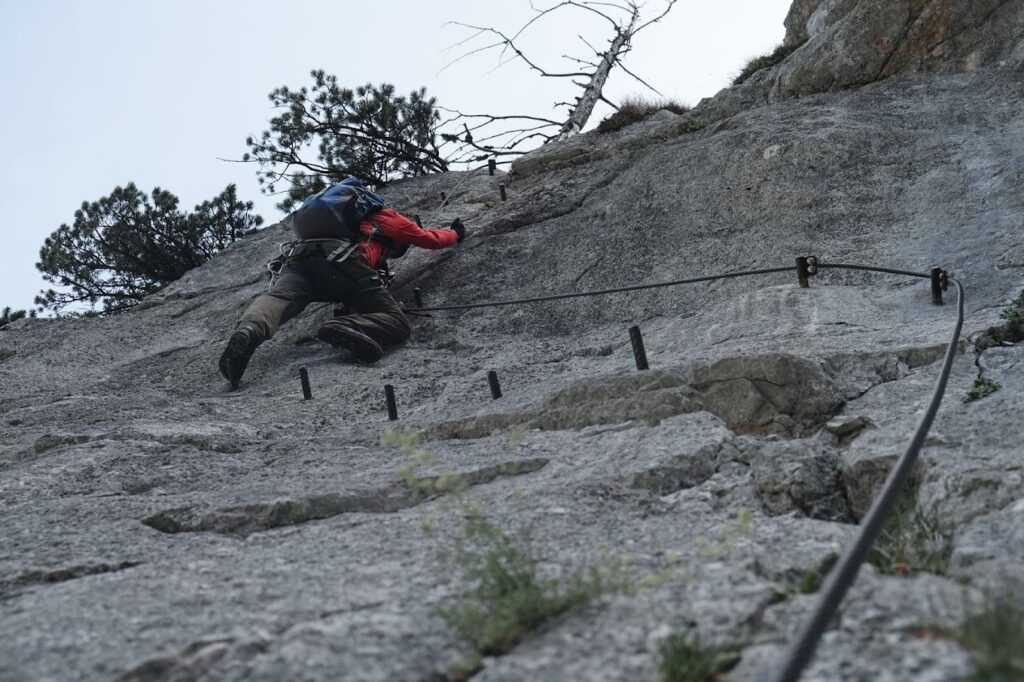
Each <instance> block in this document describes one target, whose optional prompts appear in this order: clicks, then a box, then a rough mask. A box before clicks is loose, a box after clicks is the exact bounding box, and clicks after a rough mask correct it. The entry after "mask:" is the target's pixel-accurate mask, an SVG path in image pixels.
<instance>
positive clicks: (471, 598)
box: [440, 510, 613, 656]
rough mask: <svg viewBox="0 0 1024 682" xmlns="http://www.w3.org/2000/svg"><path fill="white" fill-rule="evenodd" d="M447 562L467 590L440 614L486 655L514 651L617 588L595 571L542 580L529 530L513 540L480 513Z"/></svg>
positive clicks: (474, 513) (472, 517) (473, 515)
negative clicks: (553, 622)
mask: <svg viewBox="0 0 1024 682" xmlns="http://www.w3.org/2000/svg"><path fill="white" fill-rule="evenodd" d="M444 558H445V559H446V563H449V564H450V565H451V566H453V567H454V568H455V569H456V570H457V571H458V572H459V574H461V578H462V579H463V581H464V582H465V583H466V584H467V588H466V589H465V590H464V591H463V593H462V594H461V595H460V596H459V597H458V599H457V601H456V603H455V604H454V605H452V606H449V607H446V608H442V609H441V610H440V614H441V617H442V618H443V620H444V621H445V623H446V624H447V625H448V626H449V627H450V628H451V629H452V630H454V631H455V633H456V634H457V635H459V637H461V638H462V639H463V640H464V641H465V642H467V643H468V644H469V645H470V646H472V647H473V650H474V651H475V652H477V653H478V654H480V655H483V656H497V655H500V654H503V653H506V652H508V651H510V650H511V649H512V648H513V647H515V646H516V645H517V644H518V643H519V642H520V641H522V640H523V639H524V638H525V637H526V636H527V635H528V634H529V633H531V632H533V631H535V630H536V629H538V628H539V627H540V626H542V625H543V624H545V623H547V622H549V621H551V620H553V619H554V618H557V617H558V616H561V615H562V614H564V613H567V612H569V611H571V610H573V609H578V608H581V607H583V606H585V605H587V604H588V603H590V601H591V600H593V599H594V598H595V597H597V596H598V595H600V594H602V593H603V592H606V591H608V590H610V589H613V585H612V583H611V582H610V581H609V580H608V579H607V576H606V574H605V572H604V571H602V570H600V569H597V568H594V569H591V570H589V571H583V572H577V573H573V574H571V575H570V576H568V577H565V578H561V579H556V578H544V577H542V576H541V575H540V571H539V563H540V562H539V559H538V558H537V556H536V555H535V554H534V552H533V550H532V549H531V547H530V538H529V533H528V531H526V530H522V531H520V532H519V533H518V534H516V535H514V536H513V535H509V534H508V533H506V532H505V531H504V530H502V529H501V528H499V527H498V526H496V525H495V524H493V523H491V522H490V521H489V520H488V519H487V518H485V517H484V516H483V514H482V513H480V512H479V511H477V510H470V512H469V517H468V519H467V521H466V523H465V524H464V525H463V528H462V534H461V536H460V537H459V538H458V539H457V540H456V542H455V546H454V549H452V550H450V551H448V552H446V553H445V556H444Z"/></svg>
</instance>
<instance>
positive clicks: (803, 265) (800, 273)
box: [796, 256, 811, 289]
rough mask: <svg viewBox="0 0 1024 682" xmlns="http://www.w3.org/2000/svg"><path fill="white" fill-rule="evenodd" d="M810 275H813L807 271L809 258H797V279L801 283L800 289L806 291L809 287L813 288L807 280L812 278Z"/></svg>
mask: <svg viewBox="0 0 1024 682" xmlns="http://www.w3.org/2000/svg"><path fill="white" fill-rule="evenodd" d="M810 274H811V273H810V272H809V271H808V270H807V258H806V257H804V256H800V257H799V258H797V259H796V278H797V281H799V282H800V287H801V288H802V289H806V288H808V287H809V286H811V285H810V283H809V282H808V281H807V278H808V277H809V276H810Z"/></svg>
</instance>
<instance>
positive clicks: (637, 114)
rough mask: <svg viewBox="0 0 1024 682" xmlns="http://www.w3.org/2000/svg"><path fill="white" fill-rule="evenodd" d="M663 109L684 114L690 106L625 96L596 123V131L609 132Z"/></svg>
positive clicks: (669, 101)
mask: <svg viewBox="0 0 1024 682" xmlns="http://www.w3.org/2000/svg"><path fill="white" fill-rule="evenodd" d="M665 109H667V110H669V111H671V112H672V113H673V114H685V113H686V112H688V111H689V110H690V107H688V106H686V105H685V104H680V103H679V102H676V101H674V100H659V101H652V100H645V99H643V98H640V97H631V98H627V99H625V100H623V101H622V104H621V105H620V106H619V108H618V110H617V111H616V112H615V113H614V114H612V115H611V116H609V117H608V118H606V119H604V120H603V121H601V122H600V123H599V124H598V126H597V132H599V133H609V132H611V131H613V130H620V129H622V128H625V127H626V126H628V125H629V124H631V123H637V122H639V121H642V120H644V119H645V118H647V117H648V116H650V115H651V114H653V113H655V112H658V111H662V110H665Z"/></svg>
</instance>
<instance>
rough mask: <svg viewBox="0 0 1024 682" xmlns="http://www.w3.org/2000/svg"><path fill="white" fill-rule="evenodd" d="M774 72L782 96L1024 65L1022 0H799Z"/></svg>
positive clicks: (776, 93) (775, 88)
mask: <svg viewBox="0 0 1024 682" xmlns="http://www.w3.org/2000/svg"><path fill="white" fill-rule="evenodd" d="M786 28H787V31H786V39H785V41H784V42H785V44H787V45H796V44H800V43H801V42H804V43H805V44H803V46H802V47H801V48H800V49H799V50H798V51H797V52H796V53H795V54H793V55H792V56H791V57H790V58H789V59H787V60H786V62H785V63H784V64H783V65H781V66H780V67H779V69H778V70H777V72H776V73H775V74H774V75H773V81H774V82H773V85H772V91H773V94H774V96H776V97H793V96H796V97H801V96H806V95H809V94H813V93H816V92H825V91H830V90H839V89H843V88H848V87H851V86H857V85H865V84H867V83H871V82H874V81H877V80H880V79H883V78H888V77H890V76H893V75H895V74H900V73H908V72H916V71H973V70H974V69H978V68H986V67H999V68H1008V69H1018V70H1019V69H1021V68H1022V67H1024V47H1022V39H1024V2H1020V0H981V1H979V0H897V1H894V2H883V3H878V2H870V1H869V0H824V1H819V2H797V3H794V5H793V7H792V8H791V10H790V13H789V15H788V16H787V18H786Z"/></svg>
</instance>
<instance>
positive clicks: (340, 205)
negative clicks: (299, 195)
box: [299, 177, 387, 240]
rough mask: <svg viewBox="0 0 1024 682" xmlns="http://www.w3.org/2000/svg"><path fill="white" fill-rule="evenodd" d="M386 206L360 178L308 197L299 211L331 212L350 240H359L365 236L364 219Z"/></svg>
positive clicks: (349, 178) (332, 186)
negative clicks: (362, 228) (361, 224)
mask: <svg viewBox="0 0 1024 682" xmlns="http://www.w3.org/2000/svg"><path fill="white" fill-rule="evenodd" d="M386 205H387V204H386V203H385V202H384V197H382V196H380V195H379V194H375V193H373V192H371V191H370V190H369V189H367V188H366V185H364V184H363V182H362V181H361V180H360V179H359V178H354V177H347V178H345V179H344V180H342V181H341V182H339V183H338V184H336V185H331V186H330V187H328V188H327V189H325V190H321V191H320V192H318V193H316V194H314V195H312V196H310V197H306V199H305V201H303V202H302V207H301V208H300V209H299V210H300V211H301V210H304V209H321V210H324V209H326V210H328V211H330V212H331V213H332V214H333V215H334V217H335V218H337V219H338V222H340V223H341V225H342V227H343V228H344V232H345V233H346V234H347V236H348V238H349V239H353V240H358V239H361V238H362V236H363V235H362V233H361V232H360V231H359V224H360V223H361V222H362V220H363V218H365V217H366V216H368V215H370V214H372V213H375V212H376V211H379V210H381V209H382V208H384V207H385V206H386Z"/></svg>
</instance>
